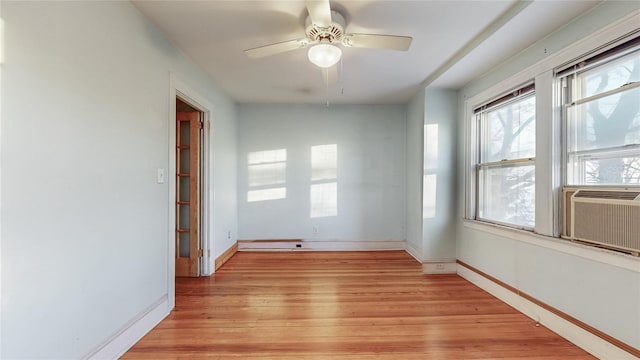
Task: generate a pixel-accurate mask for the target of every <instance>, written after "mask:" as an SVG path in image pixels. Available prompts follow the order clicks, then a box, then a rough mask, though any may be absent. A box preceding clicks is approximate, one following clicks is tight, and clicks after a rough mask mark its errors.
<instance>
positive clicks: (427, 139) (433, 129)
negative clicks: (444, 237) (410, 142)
mask: <svg viewBox="0 0 640 360" xmlns="http://www.w3.org/2000/svg"><path fill="white" fill-rule="evenodd" d="M423 171H424V173H423V178H422V218H423V219H432V218H434V217H436V197H437V189H438V186H437V181H438V175H437V174H436V172H437V171H438V124H426V125H425V126H424V170H423Z"/></svg>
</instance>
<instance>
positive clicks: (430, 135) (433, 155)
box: [424, 124, 438, 170]
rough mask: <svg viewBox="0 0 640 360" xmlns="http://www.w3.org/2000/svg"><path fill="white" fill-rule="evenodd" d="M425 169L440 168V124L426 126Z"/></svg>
mask: <svg viewBox="0 0 640 360" xmlns="http://www.w3.org/2000/svg"><path fill="white" fill-rule="evenodd" d="M424 168H425V169H426V170H433V169H437V168H438V124H428V125H425V126H424Z"/></svg>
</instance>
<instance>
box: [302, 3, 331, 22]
mask: <svg viewBox="0 0 640 360" xmlns="http://www.w3.org/2000/svg"><path fill="white" fill-rule="evenodd" d="M307 10H308V11H309V17H310V18H311V23H313V24H314V25H316V26H318V27H321V28H327V27H329V26H331V6H330V5H329V0H320V1H318V0H308V1H307Z"/></svg>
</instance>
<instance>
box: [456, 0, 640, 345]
mask: <svg viewBox="0 0 640 360" xmlns="http://www.w3.org/2000/svg"><path fill="white" fill-rule="evenodd" d="M639 8H640V3H639V2H630V1H629V2H622V1H609V2H604V3H602V4H601V5H599V6H598V7H596V8H594V9H593V10H592V11H590V12H589V13H587V14H586V15H584V16H582V17H580V18H578V19H576V20H575V21H574V22H572V23H570V24H567V25H566V26H565V27H564V28H562V29H561V30H559V31H558V32H556V33H554V34H552V35H550V36H548V37H546V38H545V39H542V40H540V41H539V42H538V43H536V44H535V45H534V46H532V47H530V48H529V49H527V50H526V51H524V52H522V53H520V54H518V55H517V56H515V57H513V58H511V59H509V60H508V61H507V62H505V63H502V64H500V65H499V67H497V68H495V69H494V70H493V71H492V72H490V73H488V74H487V75H485V76H483V77H482V78H478V79H476V80H474V81H472V82H471V83H469V84H467V85H466V86H465V87H464V88H463V89H462V90H460V91H459V112H460V114H461V116H460V117H459V130H458V141H459V143H460V144H461V145H460V146H459V149H460V151H459V153H458V161H457V163H458V170H459V173H460V174H461V175H462V174H464V171H463V170H464V151H463V149H464V147H463V145H462V144H464V124H465V122H466V121H468V119H465V118H464V117H463V116H462V114H464V110H463V109H464V108H463V106H464V101H465V100H466V99H468V98H470V97H472V96H473V95H476V94H478V93H480V92H482V91H483V90H485V89H487V88H489V87H491V86H493V85H494V84H497V83H499V82H501V81H503V80H504V79H507V78H509V77H510V76H513V75H514V74H517V73H518V72H520V71H523V70H524V69H526V68H528V67H530V66H532V65H534V64H536V63H537V62H538V61H540V60H542V59H544V57H546V56H549V55H551V54H554V53H556V52H557V51H559V50H561V49H564V48H566V47H567V46H570V45H572V44H573V43H575V42H576V41H578V40H580V39H582V38H583V37H585V36H586V35H588V34H590V33H593V32H594V31H596V30H598V29H601V28H603V27H605V26H607V25H609V24H611V23H613V22H615V21H616V20H618V19H621V18H622V17H624V16H626V15H628V14H629V13H630V12H632V11H634V10H637V9H639ZM639 24H640V23H639ZM545 49H546V50H547V51H546V54H545V51H544V50H545ZM579 55H581V54H576V57H577V56H579ZM558 65H559V64H558ZM540 120H544V119H540ZM457 189H458V193H459V194H464V189H465V188H464V182H463V176H459V179H458V187H457ZM463 200H464V199H463V198H460V199H459V200H458V204H459V209H458V216H457V219H458V225H457V258H458V259H460V260H462V261H464V262H465V263H468V264H469V265H471V266H473V267H476V268H477V269H479V270H481V271H483V272H485V273H487V274H489V275H491V276H494V277H496V278H497V279H499V280H501V281H504V282H505V283H507V284H509V285H511V286H513V287H515V288H517V289H519V290H521V291H523V292H525V293H527V294H529V295H531V296H533V297H534V298H536V299H539V300H541V301H543V302H545V303H546V304H549V305H551V306H552V307H555V308H557V309H559V310H561V311H563V312H565V313H567V314H569V315H571V316H573V317H575V318H577V319H578V320H580V321H583V322H585V323H586V324H588V325H591V326H593V327H595V328H596V329H599V330H601V331H603V332H605V333H607V334H609V335H611V336H613V337H615V338H617V339H619V340H621V341H623V342H625V343H627V344H629V345H631V346H634V347H636V348H640V273H639V272H637V271H632V270H629V269H628V268H625V267H619V266H616V265H613V264H610V263H608V262H606V261H597V260H593V259H589V258H585V257H581V256H577V255H572V254H570V253H568V252H566V251H560V250H554V249H552V248H549V247H545V246H538V245H536V244H535V241H536V238H535V237H531V240H532V241H533V244H532V243H525V242H522V241H520V240H516V239H515V235H514V237H511V236H500V235H494V234H490V233H488V232H486V231H483V230H479V229H477V228H472V227H469V226H465V225H464V224H463V221H462V218H463V216H464V209H463V206H462V203H463ZM558 241H561V240H558ZM588 251H593V252H598V251H600V250H597V249H593V250H588ZM620 256H622V255H620Z"/></svg>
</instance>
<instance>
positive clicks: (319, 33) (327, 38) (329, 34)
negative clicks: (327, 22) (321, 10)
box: [304, 10, 345, 44]
mask: <svg viewBox="0 0 640 360" xmlns="http://www.w3.org/2000/svg"><path fill="white" fill-rule="evenodd" d="M304 24H305V27H306V33H307V38H308V39H309V40H310V41H311V42H318V43H324V44H333V43H339V42H340V41H341V40H342V37H343V36H344V27H345V22H344V17H343V16H342V15H341V14H340V13H339V12H337V11H333V10H331V26H329V27H326V28H322V27H318V26H316V25H315V24H313V23H312V22H311V18H310V17H309V16H307V19H306V20H305V22H304Z"/></svg>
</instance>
